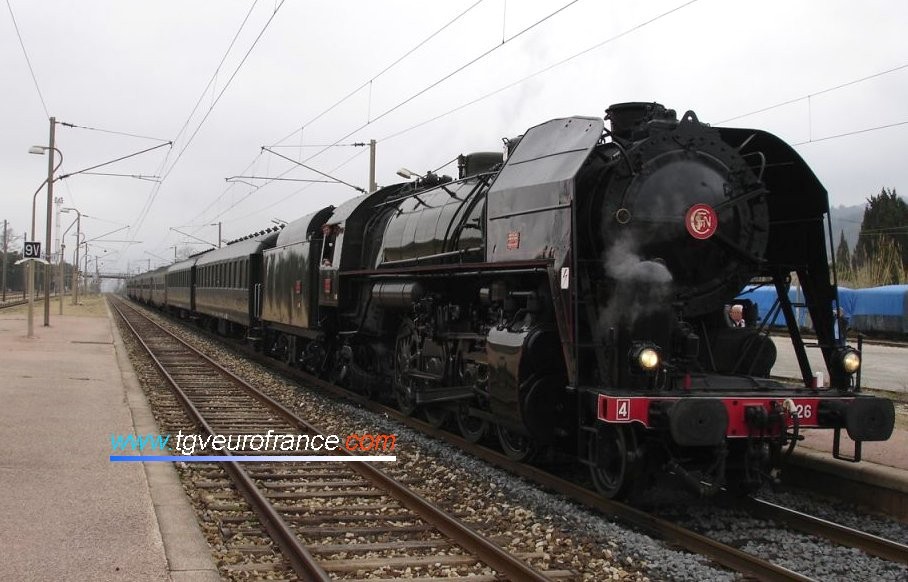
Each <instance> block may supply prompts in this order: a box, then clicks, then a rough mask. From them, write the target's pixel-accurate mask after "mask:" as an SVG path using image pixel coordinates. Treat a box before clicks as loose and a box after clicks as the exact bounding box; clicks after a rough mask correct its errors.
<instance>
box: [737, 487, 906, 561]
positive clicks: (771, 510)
mask: <svg viewBox="0 0 908 582" xmlns="http://www.w3.org/2000/svg"><path fill="white" fill-rule="evenodd" d="M740 504H741V505H742V507H743V509H744V510H745V511H747V512H748V513H750V514H751V515H754V516H757V517H760V518H763V519H769V520H772V521H775V522H777V523H781V524H784V525H785V526H787V527H790V528H792V529H794V530H797V531H801V532H804V533H809V534H814V535H818V536H820V537H823V538H826V539H828V540H832V541H834V542H836V543H837V544H840V545H843V546H846V547H849V548H857V549H859V550H861V551H863V552H866V553H868V554H870V555H872V556H877V557H879V558H883V559H885V560H891V561H893V562H899V563H902V564H908V546H906V545H905V544H900V543H898V542H894V541H891V540H887V539H885V538H881V537H879V536H875V535H872V534H869V533H866V532H863V531H860V530H857V529H854V528H850V527H846V526H843V525H839V524H837V523H833V522H831V521H828V520H825V519H822V518H819V517H815V516H812V515H808V514H806V513H802V512H800V511H796V510H794V509H790V508H787V507H783V506H781V505H778V504H775V503H772V502H769V501H765V500H762V499H755V498H751V499H746V500H743V501H742V502H741V503H740Z"/></svg>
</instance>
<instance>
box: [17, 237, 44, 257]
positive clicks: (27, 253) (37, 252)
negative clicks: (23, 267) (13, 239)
mask: <svg viewBox="0 0 908 582" xmlns="http://www.w3.org/2000/svg"><path fill="white" fill-rule="evenodd" d="M22 256H23V257H24V258H26V259H40V258H41V243H40V242H38V241H25V248H24V249H23V250H22Z"/></svg>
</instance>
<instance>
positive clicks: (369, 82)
mask: <svg viewBox="0 0 908 582" xmlns="http://www.w3.org/2000/svg"><path fill="white" fill-rule="evenodd" d="M483 1H484V0H477V1H476V2H474V3H473V4H471V5H470V6H469V7H467V8H466V9H465V10H463V11H461V12H460V13H459V14H457V15H456V16H455V17H454V18H452V19H451V20H449V21H448V22H446V23H445V24H444V25H442V26H441V27H440V28H438V29H437V30H435V31H434V32H433V33H431V34H429V35H428V36H427V37H426V38H424V39H423V40H421V41H420V42H418V43H417V44H416V45H414V46H413V47H412V48H410V49H409V50H407V51H406V52H404V53H403V54H402V55H401V56H399V57H397V58H396V59H395V60H394V61H392V62H391V63H389V64H388V65H386V66H385V67H384V68H383V69H382V70H381V71H379V72H378V73H376V74H374V75H372V76H371V77H370V78H369V79H368V80H366V81H364V82H363V83H361V84H360V85H358V86H357V87H356V88H355V89H353V90H351V91H350V92H349V93H347V94H346V95H345V96H343V97H341V98H340V99H338V100H337V101H336V102H335V103H333V104H332V105H331V106H329V107H328V108H326V109H325V110H323V111H322V112H320V113H318V114H317V115H315V116H314V117H312V118H311V119H310V120H309V121H306V122H305V123H303V124H302V126H301V127H299V128H298V129H295V130H293V131H292V132H290V133H289V134H287V135H286V136H284V137H283V138H281V139H279V140H277V141H276V142H275V143H274V144H272V145H271V146H270V147H273V148H275V147H294V148H299V147H306V146H299V145H281V144H282V142H284V141H287V140H288V139H290V138H291V137H293V136H295V135H296V134H297V133H301V132H302V131H303V130H304V129H305V128H306V127H308V126H309V125H311V124H312V123H314V122H315V121H317V120H318V119H320V118H322V117H323V116H324V115H326V114H328V113H330V112H331V111H333V110H334V109H335V108H336V107H338V106H339V105H341V104H343V103H344V102H346V101H347V100H348V99H350V98H351V97H352V96H354V95H356V94H357V93H358V92H359V91H361V90H362V89H363V88H365V87H367V86H368V87H370V91H371V87H372V83H373V81H375V80H377V79H378V78H379V77H381V76H382V75H384V74H385V73H387V72H388V71H390V70H391V69H392V68H394V67H395V66H397V65H398V64H400V63H401V62H402V61H404V59H406V58H407V57H409V56H410V55H412V54H413V53H415V52H416V51H417V50H419V49H420V48H422V47H423V46H424V45H425V44H426V43H427V42H429V41H430V40H432V39H433V38H435V37H436V36H438V35H439V34H440V33H441V32H443V31H444V30H446V29H447V28H449V27H450V26H451V25H453V24H454V23H455V22H457V21H458V20H460V19H461V18H462V17H464V16H465V15H466V14H468V13H469V12H470V11H471V10H473V9H474V8H476V7H477V6H478V5H480V4H481V3H482V2H483ZM369 102H370V112H369V114H368V115H367V118H371V96H370V100H369ZM373 121H374V120H373ZM338 145H344V146H346V145H348V144H339V143H337V142H335V143H333V144H325V145H317V146H313V147H319V148H325V149H327V148H331V147H337V146H338ZM349 145H353V146H357V145H360V144H358V143H354V144H349ZM362 145H365V144H362ZM324 151H325V150H324V149H323V150H321V151H319V152H317V153H316V154H315V156H318V155H320V154H321V153H323V152H324ZM261 155H262V153H261V150H259V153H258V155H257V156H256V158H255V159H254V160H253V161H252V162H250V163H249V165H247V166H246V168H245V169H244V170H243V173H245V172H246V171H247V170H248V169H249V168H250V167H251V166H253V165H254V164H255V163H256V162H257V161H258V160H259V159H260V158H261ZM312 157H314V156H310V158H307V159H306V160H305V161H308V160H309V159H311V158H312ZM356 157H359V154H356V155H354V156H353V157H352V158H350V160H352V159H355V158H356ZM348 162H349V160H348ZM348 162H344V163H342V164H341V166H343V165H346V164H347V163H348ZM295 169H296V168H288V169H287V170H285V171H284V172H281V173H280V174H279V175H278V177H279V178H283V177H284V176H286V175H287V174H289V173H290V172H292V171H293V170H295ZM332 171H333V170H332ZM270 183H271V181H268V182H265V183H264V184H260V185H258V186H256V188H255V190H253V191H252V192H250V193H248V194H247V195H246V196H244V197H243V198H242V199H241V201H240V202H242V201H243V200H245V199H246V198H248V196H249V194H252V193H253V192H257V191H258V190H260V189H261V188H264V187H265V186H267V185H268V184H270ZM234 184H235V183H231V185H230V186H228V187H227V188H225V189H224V190H223V191H222V192H221V193H220V194H219V195H218V196H217V197H216V198H215V199H214V200H212V202H211V203H209V204H208V206H206V207H205V209H204V210H202V212H200V213H199V214H197V215H196V217H199V216H202V215H203V214H204V213H205V212H207V211H208V210H209V209H210V208H212V207H213V206H214V205H215V204H217V202H218V201H219V200H221V199H222V198H223V197H224V196H226V195H227V193H228V192H229V191H230V189H231V188H232V187H233V186H234ZM237 204H238V203H237ZM223 212H226V211H223ZM223 212H222V213H221V214H223ZM218 216H220V214H219V215H218Z"/></svg>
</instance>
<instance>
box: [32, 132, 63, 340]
mask: <svg viewBox="0 0 908 582" xmlns="http://www.w3.org/2000/svg"><path fill="white" fill-rule="evenodd" d="M56 127H57V120H56V118H54V117H51V118H50V145H47V146H32V147H30V148H29V149H28V153H30V154H44V153H45V152H50V155H49V156H48V158H47V232H46V233H45V243H44V244H45V250H44V252H45V253H46V255H47V257H48V258H50V230H51V220H52V216H53V215H52V212H53V206H54V172H55V171H57V168H59V167H60V166H59V164H58V165H57V166H54V152H57V153H58V154H60V164H62V163H63V152H61V151H60V150H58V149H57V148H55V147H54V132H55V130H56ZM32 209H34V204H33V205H32ZM34 229H35V217H34V212H32V236H34ZM48 265H49V263H48ZM29 311H32V310H29ZM48 326H50V267H49V266H47V265H45V267H44V327H48Z"/></svg>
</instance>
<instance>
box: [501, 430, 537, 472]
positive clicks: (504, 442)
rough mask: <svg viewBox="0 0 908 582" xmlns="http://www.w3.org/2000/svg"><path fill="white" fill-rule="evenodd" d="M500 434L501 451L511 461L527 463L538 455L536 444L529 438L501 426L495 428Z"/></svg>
mask: <svg viewBox="0 0 908 582" xmlns="http://www.w3.org/2000/svg"><path fill="white" fill-rule="evenodd" d="M495 429H496V432H497V433H498V443H499V444H500V445H501V450H502V451H504V454H505V455H507V456H508V458H509V459H512V460H514V461H519V462H521V463H525V462H527V461H530V460H531V459H532V458H533V457H534V456H535V455H536V450H537V447H536V442H535V441H533V439H531V438H530V437H528V436H525V435H522V434H520V433H518V432H514V431H513V430H511V429H508V428H505V427H503V426H501V425H497V426H496V427H495Z"/></svg>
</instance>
